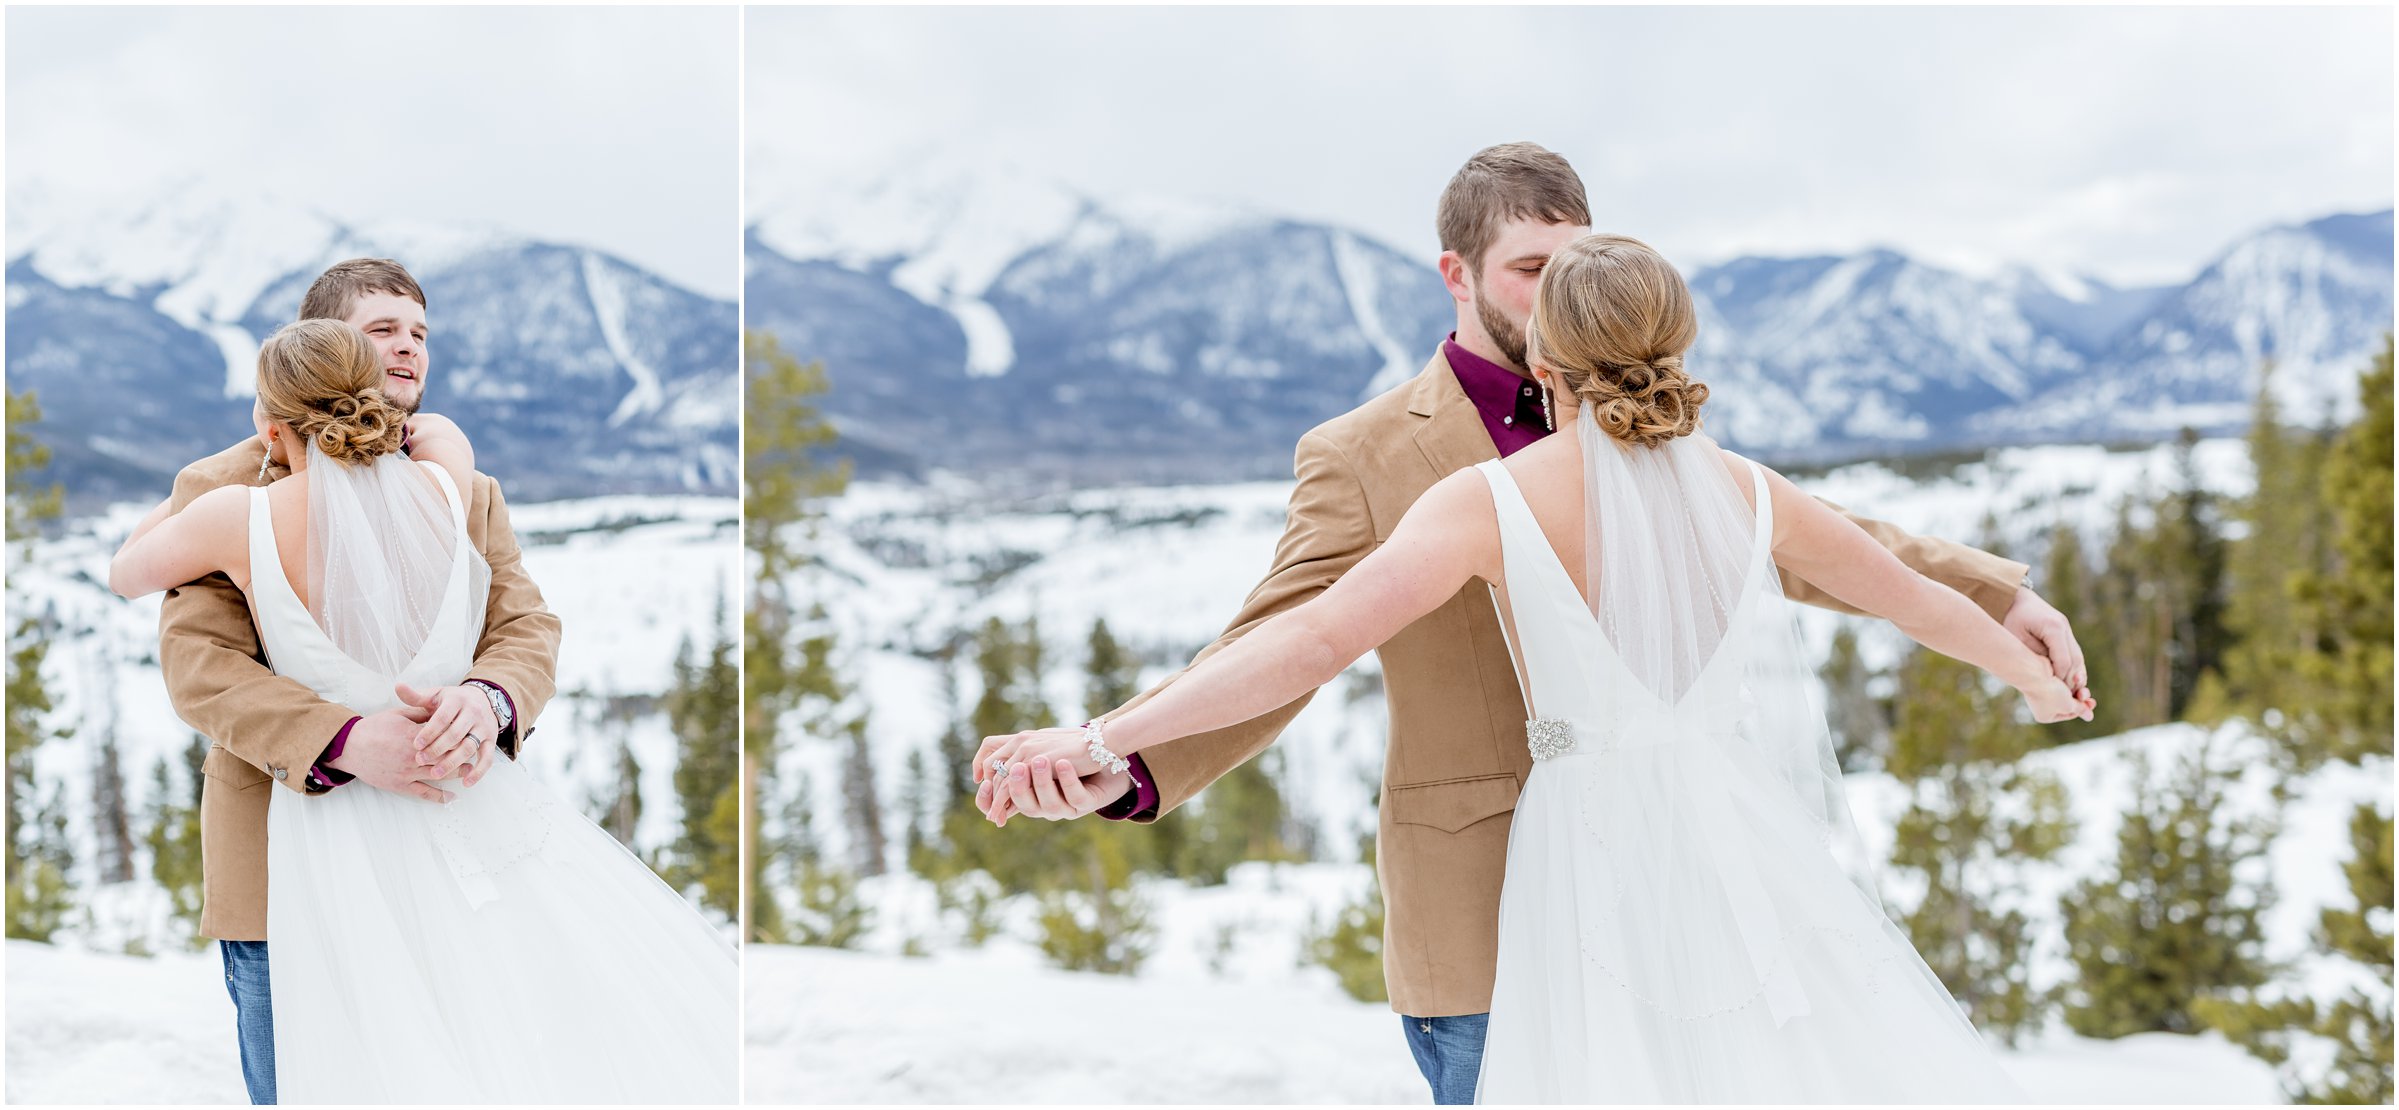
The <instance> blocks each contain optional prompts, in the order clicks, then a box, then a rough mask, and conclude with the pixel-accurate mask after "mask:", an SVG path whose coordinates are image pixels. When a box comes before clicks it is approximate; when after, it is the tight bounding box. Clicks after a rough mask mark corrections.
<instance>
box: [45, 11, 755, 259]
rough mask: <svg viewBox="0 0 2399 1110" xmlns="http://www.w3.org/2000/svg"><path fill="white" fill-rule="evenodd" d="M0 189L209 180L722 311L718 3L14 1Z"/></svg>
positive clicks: (727, 145)
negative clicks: (655, 277)
mask: <svg viewBox="0 0 2399 1110" xmlns="http://www.w3.org/2000/svg"><path fill="white" fill-rule="evenodd" d="M7 19H8V94H9V95H8V121H7V122H8V155H9V158H8V172H9V185H10V188H11V192H12V193H15V192H17V191H18V189H19V187H20V186H24V185H29V184H30V185H32V186H33V187H34V188H35V189H36V190H38V191H40V192H48V193H63V194H74V193H79V192H90V191H106V192H113V193H124V194H128V195H135V196H138V195H140V194H142V193H143V192H144V191H150V190H157V189H163V188H165V187H167V186H168V185H169V184H171V183H173V182H177V181H184V180H192V179H195V178H196V179H199V180H204V181H207V182H209V183H210V184H211V185H213V186H215V187H218V188H221V189H244V188H254V189H260V190H263V191H266V192H269V193H273V194H277V195H281V196H286V197H293V198H299V199H301V200H304V201H305V202H307V203H309V204H310V205H312V206H314V207H317V208H318V209H320V210H322V211H324V212H326V213H327V214H329V215H332V216H334V217H336V218H338V219H341V220H343V221H345V222H351V223H356V224H361V225H366V226H370V227H371V226H375V225H378V224H387V223H408V224H428V223H434V224H449V223H464V224H473V225H479V226H489V227H497V228H501V229H505V230H507V231H510V232H514V233H518V234H523V235H530V236H534V237H538V238H544V239H552V240H558V241H564V242H571V243H578V244H584V245H589V246H593V247H597V248H600V249H602V250H606V251H610V252H612V253H615V254H618V255H621V256H623V257H625V258H627V259H630V260H632V261H634V262H636V263H638V264H640V265H643V266H645V267H649V268H651V269H654V270H656V271H658V272H659V273H662V274H664V275H666V276H667V277H669V278H672V279H673V280H676V281H678V282H681V283H683V284H685V285H688V286H690V287H692V288H694V289H697V290H700V291H702V292H706V293H709V294H711V295H714V296H719V297H731V296H733V295H734V294H735V290H736V289H737V287H738V284H739V280H740V270H739V259H738V254H737V251H738V249H739V247H738V241H737V239H738V227H739V222H738V216H737V209H738V206H739V200H738V192H737V189H738V181H739V176H740V175H739V170H738V161H737V159H738V157H739V135H740V129H739V116H738V105H739V77H738V73H737V66H736V63H737V59H738V53H739V18H738V13H737V12H735V11H733V10H731V9H726V8H620V7H577V8H560V7H543V8H436V7H421V8H310V7H278V8H169V9H161V8H22V7H20V8H12V9H10V11H9V12H8V15H7Z"/></svg>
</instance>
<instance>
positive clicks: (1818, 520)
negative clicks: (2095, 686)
mask: <svg viewBox="0 0 2399 1110" xmlns="http://www.w3.org/2000/svg"><path fill="white" fill-rule="evenodd" d="M1760 469H1763V470H1765V472H1766V489H1767V493H1768V496H1771V497H1772V498H1774V537H1773V545H1774V561H1775V563H1776V565H1778V566H1780V567H1783V568H1785V569H1787V570H1790V571H1792V572H1794V573H1796V574H1798V575H1800V576H1801V577H1803V578H1805V579H1807V580H1808V581H1809V582H1812V583H1814V584H1816V585H1817V586H1818V587H1820V588H1822V589H1823V590H1824V591H1825V592H1826V593H1829V594H1831V595H1832V596H1834V597H1836V598H1839V599H1840V600H1841V601H1843V602H1846V603H1848V604H1850V605H1853V606H1856V607H1857V608H1858V610H1859V611H1861V612H1865V613H1870V614H1873V615H1875V616H1878V617H1882V618H1884V619H1886V620H1888V621H1890V622H1891V623H1892V624H1894V625H1896V626H1898V628H1899V630H1900V631H1901V632H1904V633H1906V634H1907V636H1908V638H1909V639H1912V640H1914V641H1916V642H1917V643H1920V644H1923V645H1924V646H1926V647H1928V648H1931V649H1933V650H1934V651H1937V652H1940V653H1941V654H1943V655H1946V656H1949V657H1950V658H1952V659H1957V660H1961V661H1963V662H1966V663H1970V664H1973V665H1974V666H1977V667H1980V668H1982V669H1983V670H1986V671H1989V672H1990V673H1992V674H1994V675H1997V676H1998V677H1999V678H2000V679H2001V680H2002V681H2005V682H2006V683H2007V684H2008V685H2010V686H2013V687H2015V688H2016V689H2017V690H2019V691H2022V692H2023V694H2024V697H2025V700H2026V701H2027V702H2029V703H2031V705H2032V706H2033V710H2034V713H2035V715H2036V717H2037V718H2038V719H2039V720H2040V721H2041V722H2042V723H2044V724H2046V723H2051V722H2055V721H2062V720H2065V719H2067V718H2069V717H2081V718H2083V719H2084V720H2089V719H2090V711H2091V709H2092V708H2093V707H2094V706H2095V705H2096V704H2097V702H2096V701H2094V700H2093V699H2091V698H2090V697H2089V696H2088V695H2087V694H2085V695H2081V696H2077V694H2076V693H2075V692H2074V691H2072V690H2070V689H2068V688H2067V686H2066V684H2065V683H2064V682H2062V681H2059V679H2058V678H2057V675H2056V673H2055V672H2054V671H2053V670H2052V669H2051V667H2050V663H2049V660H2048V659H2046V658H2043V657H2042V656H2041V655H2039V654H2037V653H2035V652H2033V651H2032V650H2031V649H2029V648H2027V647H2025V646H2024V643H2023V642H2022V641H2020V640H2018V639H2017V638H2016V637H2015V635H2014V634H2013V633H2011V632H2009V631H2008V630H2007V629H2006V627H2004V626H2002V625H2001V624H2000V623H1999V622H1998V621H1996V620H1994V619H1992V618H1991V616H1990V614H1988V613H1986V612H1984V611H1983V610H1982V608H1981V607H1980V606H1977V605H1976V604H1975V603H1974V602H1972V601H1969V600H1967V598H1966V595H1964V594H1962V593H1959V592H1958V591H1957V590H1956V589H1954V588H1952V587H1950V586H1947V585H1944V584H1942V583H1940V582H1936V581H1934V580H1932V579H1931V578H1928V577H1926V576H1924V575H1923V574H1921V573H1918V572H1917V571H1916V570H1915V569H1914V568H1912V567H1909V566H1908V565H1907V564H1905V563H1902V562H1900V561H1899V558H1898V557H1897V556H1895V555H1893V554H1891V552H1890V550H1889V549H1887V548H1885V547H1883V545H1881V544H1879V543H1877V542H1875V540H1874V538H1873V537H1871V536H1869V535H1867V534H1866V532H1865V530H1864V529H1861V528H1859V527H1858V526H1857V525H1856V524H1854V523H1852V522H1851V521H1850V520H1849V519H1848V518H1847V517H1844V516H1842V515H1841V514H1840V513H1837V512H1834V511H1833V510H1832V509H1830V508H1827V507H1825V505H1824V504H1823V503H1822V502H1819V501H1817V500H1816V499H1815V498H1813V497H1810V496H1808V495H1807V494H1805V493H1803V492H1801V491H1800V489H1799V487H1797V486H1794V485H1792V484H1791V481H1790V479H1787V478H1785V477H1783V476H1782V475H1781V474H1778V473H1776V472H1775V471H1774V470H1773V469H1772V468H1770V467H1761V468H1760Z"/></svg>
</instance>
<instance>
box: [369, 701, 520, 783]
mask: <svg viewBox="0 0 2399 1110" xmlns="http://www.w3.org/2000/svg"><path fill="white" fill-rule="evenodd" d="M392 689H393V690H394V691H395V692H396V693H398V694H399V696H400V700H401V701H404V702H407V703H408V704H409V705H411V706H414V707H416V708H418V709H422V710H425V711H426V714H427V716H426V719H425V723H424V724H422V725H419V726H418V727H417V730H416V736H415V738H414V743H415V745H416V748H417V764H418V767H419V769H420V773H421V774H423V776H424V777H426V778H429V779H434V780H440V779H446V778H449V777H450V776H451V775H463V776H465V779H466V781H465V785H468V786H473V785H475V780H477V779H480V778H482V777H483V773H484V772H485V771H488V770H490V769H491V753H492V750H493V749H494V748H497V747H499V744H498V742H497V740H498V737H499V735H500V719H499V718H497V717H494V716H492V712H491V699H490V698H488V697H485V696H484V694H483V691H482V690H481V689H478V688H476V687H473V686H465V685H460V686H437V687H434V688H433V689H430V690H419V689H416V688H415V687H412V686H409V685H408V684H406V683H402V684H400V685H398V686H395V687H393V688H392ZM470 737H471V738H472V740H473V742H472V743H469V738H470Z"/></svg>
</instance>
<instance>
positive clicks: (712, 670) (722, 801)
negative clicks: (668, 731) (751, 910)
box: [664, 610, 741, 917]
mask: <svg viewBox="0 0 2399 1110" xmlns="http://www.w3.org/2000/svg"><path fill="white" fill-rule="evenodd" d="M717 627H718V628H719V629H720V630H721V629H722V628H723V613H722V611H721V610H720V612H719V621H718V625H717ZM674 674H675V677H674V685H673V687H672V688H670V689H669V690H668V691H667V695H666V698H665V699H664V700H665V708H666V715H667V720H668V722H669V724H670V725H671V726H672V727H673V729H674V732H675V740H676V748H677V759H676V762H675V774H674V783H675V797H676V800H677V801H678V802H679V803H680V804H681V806H682V811H683V820H682V829H681V833H680V835H679V836H677V838H676V840H675V844H674V847H673V850H672V852H671V855H672V858H673V860H674V862H673V864H672V866H670V867H669V868H668V881H670V882H672V883H674V884H676V885H677V886H682V887H689V886H691V885H694V884H697V885H698V886H699V888H700V900H701V902H702V904H704V905H707V906H710V907H712V908H714V909H716V910H719V911H721V912H723V913H724V914H725V915H726V916H728V917H734V916H736V915H738V914H739V912H740V898H741V884H740V875H741V870H740V850H741V843H740V824H739V821H740V812H741V810H740V793H741V783H740V775H741V759H740V755H739V752H738V749H737V748H736V747H735V745H734V738H735V735H736V731H735V730H736V727H737V722H738V720H739V713H740V697H741V676H740V673H739V671H738V670H737V665H736V663H735V662H734V659H733V644H732V641H731V639H729V638H728V637H727V636H726V635H725V634H724V633H723V632H722V631H719V632H717V633H716V634H715V635H713V636H712V642H711V643H710V645H709V647H708V654H707V658H706V659H705V660H702V659H700V658H699V656H698V654H697V652H696V650H695V649H694V647H693V644H692V641H691V638H690V637H689V636H688V635H686V636H685V637H684V640H683V643H682V645H681V646H680V647H679V648H678V649H677V651H676V653H675V671H674Z"/></svg>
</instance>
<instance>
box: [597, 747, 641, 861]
mask: <svg viewBox="0 0 2399 1110" xmlns="http://www.w3.org/2000/svg"><path fill="white" fill-rule="evenodd" d="M600 827H601V828H604V829H607V830H608V835H610V836H613V837H615V838H616V839H617V843H619V844H622V845H624V846H625V847H627V848H635V846H634V843H633V834H634V833H635V832H636V831H637V830H639V829H640V828H641V762H640V761H639V760H637V759H635V758H634V757H633V741H632V738H631V737H629V736H626V735H625V734H624V733H622V732H620V733H618V734H617V738H616V785H615V789H613V790H612V791H610V797H609V800H608V808H607V810H606V812H604V813H603V814H602V820H601V821H600ZM635 850H636V851H639V849H638V848H635Z"/></svg>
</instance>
